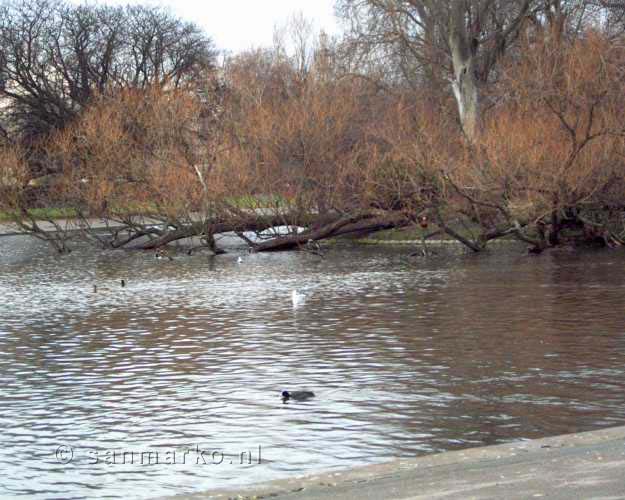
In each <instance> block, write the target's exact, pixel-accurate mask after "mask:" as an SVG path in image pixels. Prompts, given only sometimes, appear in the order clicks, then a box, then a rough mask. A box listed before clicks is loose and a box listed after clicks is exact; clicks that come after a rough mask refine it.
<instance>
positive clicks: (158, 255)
mask: <svg viewBox="0 0 625 500" xmlns="http://www.w3.org/2000/svg"><path fill="white" fill-rule="evenodd" d="M154 256H155V257H156V258H157V259H158V260H161V259H169V260H174V258H173V257H172V256H171V255H169V254H168V253H167V252H165V250H163V249H159V250H157V251H156V253H155V254H154Z"/></svg>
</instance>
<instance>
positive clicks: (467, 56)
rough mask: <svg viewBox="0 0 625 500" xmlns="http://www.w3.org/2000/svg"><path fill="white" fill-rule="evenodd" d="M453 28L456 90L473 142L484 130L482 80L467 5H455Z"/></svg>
mask: <svg viewBox="0 0 625 500" xmlns="http://www.w3.org/2000/svg"><path fill="white" fill-rule="evenodd" d="M452 9H453V10H452V12H451V17H450V26H449V47H450V49H451V60H452V66H453V71H454V79H453V81H452V84H451V85H452V89H453V91H454V97H455V98H456V104H457V105H458V114H459V116H460V123H461V124H462V129H463V130H464V133H465V135H466V136H467V139H469V141H471V142H473V141H474V140H475V139H476V137H477V134H478V133H479V128H480V105H479V89H478V81H477V77H476V74H475V53H476V50H477V40H473V39H472V38H471V36H470V35H469V32H468V30H467V26H466V21H465V11H464V3H463V2H460V1H456V2H454V5H453V6H452Z"/></svg>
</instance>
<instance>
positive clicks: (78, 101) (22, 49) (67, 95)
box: [0, 0, 215, 139]
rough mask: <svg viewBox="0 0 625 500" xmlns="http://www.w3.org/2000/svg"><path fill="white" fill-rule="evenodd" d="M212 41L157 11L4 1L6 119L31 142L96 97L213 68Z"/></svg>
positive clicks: (0, 38) (175, 81)
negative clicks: (95, 95)
mask: <svg viewBox="0 0 625 500" xmlns="http://www.w3.org/2000/svg"><path fill="white" fill-rule="evenodd" d="M214 59H215V52H214V49H213V45H212V42H211V40H210V38H208V37H207V36H206V35H205V34H204V33H203V31H202V30H201V29H200V28H199V27H197V26H196V25H194V24H192V23H187V22H184V21H182V20H180V19H178V18H176V17H175V16H173V15H172V14H171V13H169V12H168V11H166V10H163V9H161V8H157V7H144V6H129V7H125V8H123V7H109V6H98V5H95V4H88V5H87V4H86V5H80V6H76V5H72V4H69V3H66V2H65V1H64V0H10V1H5V2H3V3H2V6H1V7H0V63H1V65H2V68H1V70H2V71H1V72H2V86H1V87H0V97H1V98H2V99H3V100H4V106H3V114H4V115H5V116H4V122H5V123H9V124H10V125H9V126H7V128H8V129H9V132H11V131H12V132H19V133H21V136H22V137H23V138H26V139H35V138H37V137H41V136H43V135H46V134H47V133H49V132H50V131H51V130H55V129H59V128H63V127H64V126H65V125H66V124H67V123H68V122H69V121H71V120H72V119H73V118H75V116H76V114H77V113H78V112H79V111H80V110H81V109H82V108H83V107H84V105H85V104H86V103H87V102H88V101H89V100H90V98H91V97H92V96H93V95H94V94H102V93H105V92H107V91H109V90H119V89H120V88H127V87H145V86H148V85H153V84H159V85H165V84H167V85H170V86H176V87H177V86H180V85H182V84H184V83H188V82H189V81H192V80H194V79H197V78H198V77H199V76H201V75H202V74H203V73H206V72H207V71H208V70H210V69H211V68H212V67H213V64H214Z"/></svg>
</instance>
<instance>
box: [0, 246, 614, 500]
mask: <svg viewBox="0 0 625 500" xmlns="http://www.w3.org/2000/svg"><path fill="white" fill-rule="evenodd" d="M0 250H1V252H0V253H2V256H0V318H1V323H0V426H1V427H2V433H1V434H0V471H1V479H0V497H2V498H12V497H15V498H19V497H28V498H41V499H43V498H59V497H61V498H84V497H88V498H96V497H107V498H121V497H125V498H128V497H130V498H144V497H145V498H147V497H154V496H160V495H165V494H173V493H182V492H198V491H203V490H207V489H212V488H216V487H226V486H234V485H239V484H243V483H253V482H257V481H264V480H270V479H276V478H281V477H286V476H291V475H298V474H303V473H307V472H316V471H321V470H333V469H340V468H348V467H352V466H358V465H363V464H368V463H374V462H382V461H385V460H389V459H393V458H397V457H410V456H415V455H419V454H425V453H432V452H437V451H443V450H452V449H458V448H464V447H472V446H480V445H487V444H494V443H501V442H505V441H510V440H516V439H519V438H536V437H541V436H546V435H555V434H560V433H568V432H576V431H586V430H591V429H596V428H601V427H606V426H611V425H617V424H625V404H624V403H625V363H624V360H625V323H624V321H623V317H624V315H623V312H624V310H625V254H624V253H586V254H562V255H559V256H558V258H556V257H554V256H542V257H538V258H532V257H527V256H525V255H522V253H521V252H520V251H518V250H513V249H510V250H508V251H498V252H497V253H495V254H494V255H485V256H473V255H449V256H439V257H436V258H433V259H431V260H429V261H424V260H420V259H412V260H411V259H407V258H406V257H405V255H406V254H407V252H408V251H407V250H406V249H381V248H356V249H335V250H334V251H333V252H331V253H330V255H329V256H328V258H327V259H325V260H324V261H321V260H319V259H318V258H316V257H314V256H310V255H305V254H293V253H289V254H276V255H254V256H245V257H244V261H243V263H241V264H237V262H236V255H232V256H223V257H219V258H216V259H213V260H212V261H211V260H209V259H208V258H207V257H202V256H196V257H192V258H188V257H184V258H180V259H178V260H176V261H174V262H162V261H156V260H154V259H153V258H151V256H150V255H149V254H148V255H146V254H126V253H109V254H99V255H95V256H94V255H90V254H89V253H87V252H76V253H74V254H72V255H71V256H69V257H64V258H58V257H56V256H51V255H49V254H48V253H47V252H46V251H43V250H42V249H41V248H39V247H37V246H34V247H33V246H30V247H29V248H27V249H24V247H23V245H22V244H21V243H20V242H19V240H18V239H16V238H3V239H0ZM121 278H125V279H127V280H128V287H127V288H125V289H123V290H122V289H121V288H120V287H119V285H118V282H119V280H120V279H121ZM94 283H97V284H98V286H99V288H100V290H99V291H98V293H97V294H94V293H93V292H92V286H93V284H94ZM107 288H108V289H107ZM294 288H297V289H299V290H301V291H304V292H305V293H306V294H307V297H308V298H307V300H306V302H305V303H304V304H303V305H302V306H301V307H299V308H297V309H293V306H292V303H291V299H290V292H291V290H292V289H294ZM283 389H310V390H313V391H315V393H316V394H317V397H316V398H315V399H313V400H311V401H309V402H306V403H292V404H282V402H281V400H280V398H279V393H280V391H282V390H283ZM62 445H63V446H67V447H72V449H73V461H72V463H70V464H68V465H63V464H61V463H59V462H60V461H66V460H67V459H68V458H71V456H72V455H71V453H72V451H70V448H61V449H60V450H59V447H60V446H62ZM259 447H260V450H261V451H260V453H261V457H260V458H261V460H260V464H259V463H258V454H259ZM198 449H199V450H200V453H198ZM57 450H59V452H58V453H56V452H57ZM150 451H151V452H158V453H159V456H158V458H159V463H158V464H155V463H154V461H155V460H156V455H155V454H153V455H152V456H150V457H148V456H147V455H144V456H143V457H141V455H140V454H141V453H142V452H150ZM202 451H203V452H204V454H202V453H201V452H202ZM113 452H116V455H115V457H113V455H112V454H113ZM123 452H125V453H126V455H122V453H123ZM185 452H186V454H185ZM214 452H216V453H214ZM243 452H249V453H251V459H252V464H251V465H250V464H249V456H248V455H245V456H244V457H243V458H244V462H245V464H244V465H241V463H240V462H241V456H240V454H241V453H243ZM130 453H134V454H135V455H133V456H131V455H130ZM222 453H223V455H222ZM142 458H143V461H144V465H141V459H142ZM124 460H125V461H126V463H125V464H124V463H123V461H124ZM131 460H132V461H134V462H135V463H134V464H131V463H130V462H131ZM183 460H184V463H182V462H183ZM96 461H97V462H98V463H95V462H96ZM198 461H199V464H198ZM113 462H114V463H113ZM148 462H152V463H151V464H149V465H148V464H147V463H148ZM174 462H175V463H174ZM204 462H206V464H205V463H204ZM231 462H232V463H231Z"/></svg>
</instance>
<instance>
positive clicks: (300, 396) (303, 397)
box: [282, 391, 315, 402]
mask: <svg viewBox="0 0 625 500" xmlns="http://www.w3.org/2000/svg"><path fill="white" fill-rule="evenodd" d="M314 397H315V393H314V392H312V391H282V401H283V402H287V401H307V400H309V399H311V398H314Z"/></svg>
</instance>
